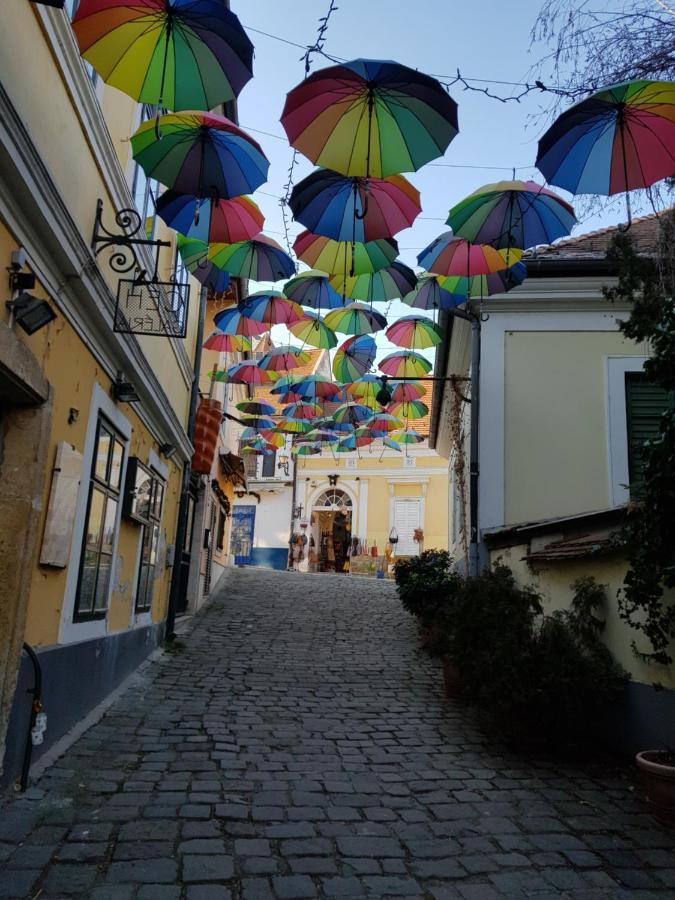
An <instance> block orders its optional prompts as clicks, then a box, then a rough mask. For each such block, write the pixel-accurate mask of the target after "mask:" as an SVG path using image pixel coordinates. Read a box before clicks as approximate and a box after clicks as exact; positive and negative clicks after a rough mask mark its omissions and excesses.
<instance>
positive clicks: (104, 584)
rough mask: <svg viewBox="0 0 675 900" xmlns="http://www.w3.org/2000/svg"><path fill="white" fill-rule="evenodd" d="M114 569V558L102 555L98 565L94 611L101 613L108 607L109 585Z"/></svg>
mask: <svg viewBox="0 0 675 900" xmlns="http://www.w3.org/2000/svg"><path fill="white" fill-rule="evenodd" d="M111 569H112V556H105V555H103V554H101V558H100V560H99V564H98V578H97V579H96V597H95V599H94V611H95V612H100V611H101V610H104V609H105V608H106V607H107V605H108V585H109V584H110V572H111Z"/></svg>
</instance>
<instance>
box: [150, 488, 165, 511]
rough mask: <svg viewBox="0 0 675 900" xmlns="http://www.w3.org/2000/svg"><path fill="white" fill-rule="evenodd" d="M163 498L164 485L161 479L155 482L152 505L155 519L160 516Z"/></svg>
mask: <svg viewBox="0 0 675 900" xmlns="http://www.w3.org/2000/svg"><path fill="white" fill-rule="evenodd" d="M163 500H164V485H163V484H162V482H161V481H156V482H155V498H154V502H153V505H152V515H153V517H154V518H155V519H161V518H162V502H163Z"/></svg>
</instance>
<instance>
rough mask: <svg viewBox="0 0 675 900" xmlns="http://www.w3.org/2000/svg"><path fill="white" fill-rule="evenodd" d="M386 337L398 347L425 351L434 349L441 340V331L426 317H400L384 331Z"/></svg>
mask: <svg viewBox="0 0 675 900" xmlns="http://www.w3.org/2000/svg"><path fill="white" fill-rule="evenodd" d="M385 334H386V336H387V337H388V338H389V340H390V341H391V342H392V344H396V345H397V346H398V347H407V348H408V349H412V350H414V349H418V350H426V349H427V348H429V347H436V346H437V345H438V344H440V343H441V341H442V340H443V331H442V330H441V328H440V326H439V325H436V324H434V322H432V321H431V319H427V318H426V316H420V315H410V316H401V318H400V319H397V320H396V321H395V322H394V323H393V325H390V326H389V328H387V330H386V331H385Z"/></svg>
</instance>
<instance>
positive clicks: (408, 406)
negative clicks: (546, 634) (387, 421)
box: [387, 400, 429, 419]
mask: <svg viewBox="0 0 675 900" xmlns="http://www.w3.org/2000/svg"><path fill="white" fill-rule="evenodd" d="M387 412H390V413H391V414H392V416H398V417H399V419H423V418H424V417H425V416H428V415H429V407H428V406H427V405H426V403H422V401H421V400H404V401H403V402H402V403H400V402H396V401H394V402H393V403H390V404H389V406H388V407H387Z"/></svg>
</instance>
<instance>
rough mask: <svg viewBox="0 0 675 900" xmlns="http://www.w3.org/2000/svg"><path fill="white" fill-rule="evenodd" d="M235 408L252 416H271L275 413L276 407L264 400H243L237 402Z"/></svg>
mask: <svg viewBox="0 0 675 900" xmlns="http://www.w3.org/2000/svg"><path fill="white" fill-rule="evenodd" d="M235 408H236V409H238V410H239V412H242V413H246V414H248V415H252V416H271V415H273V413H274V407H273V406H272V404H271V403H265V402H264V401H263V400H242V401H241V402H240V403H235Z"/></svg>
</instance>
